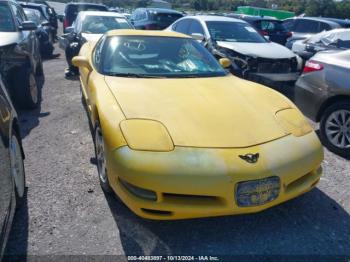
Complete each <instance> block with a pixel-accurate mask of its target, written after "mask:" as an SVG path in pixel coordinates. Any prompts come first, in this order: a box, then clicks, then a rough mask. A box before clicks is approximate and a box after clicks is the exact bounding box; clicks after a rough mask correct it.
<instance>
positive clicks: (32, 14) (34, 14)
mask: <svg viewBox="0 0 350 262" xmlns="http://www.w3.org/2000/svg"><path fill="white" fill-rule="evenodd" d="M24 13H25V14H26V16H27V18H28V20H29V21H32V22H34V23H35V24H36V25H37V26H39V25H41V23H43V22H44V21H45V18H44V17H43V16H42V15H41V13H40V12H39V11H38V10H33V9H28V8H24Z"/></svg>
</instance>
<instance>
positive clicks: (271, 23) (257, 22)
mask: <svg viewBox="0 0 350 262" xmlns="http://www.w3.org/2000/svg"><path fill="white" fill-rule="evenodd" d="M228 17H232V15H228ZM234 18H239V19H242V20H244V21H246V22H248V23H249V24H251V25H252V26H253V27H254V28H255V29H256V30H257V31H258V32H259V33H260V34H261V35H263V36H265V37H268V39H269V40H271V41H272V42H275V43H278V44H281V45H285V44H286V43H287V39H288V38H289V37H291V36H292V33H291V32H290V31H289V30H288V29H287V28H286V27H285V26H284V25H283V21H281V20H277V19H275V18H268V17H261V16H249V15H236V16H235V17H234Z"/></svg>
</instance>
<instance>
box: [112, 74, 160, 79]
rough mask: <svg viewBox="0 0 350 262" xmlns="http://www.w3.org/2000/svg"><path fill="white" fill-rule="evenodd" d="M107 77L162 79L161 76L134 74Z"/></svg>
mask: <svg viewBox="0 0 350 262" xmlns="http://www.w3.org/2000/svg"><path fill="white" fill-rule="evenodd" d="M106 75H108V76H116V77H130V78H164V77H163V76H155V75H146V74H136V73H106Z"/></svg>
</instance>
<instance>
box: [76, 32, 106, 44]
mask: <svg viewBox="0 0 350 262" xmlns="http://www.w3.org/2000/svg"><path fill="white" fill-rule="evenodd" d="M81 35H82V36H83V37H84V38H85V39H86V41H88V42H97V41H98V40H99V39H100V38H101V36H103V34H85V33H82V34H81Z"/></svg>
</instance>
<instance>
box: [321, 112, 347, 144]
mask: <svg viewBox="0 0 350 262" xmlns="http://www.w3.org/2000/svg"><path fill="white" fill-rule="evenodd" d="M325 127H326V130H325V131H326V136H327V138H328V140H329V141H330V142H331V143H332V144H333V145H334V146H336V147H338V148H341V149H347V148H350V111H349V110H344V109H343V110H337V111H334V112H333V113H332V114H330V115H329V117H328V118H327V120H326V126H325Z"/></svg>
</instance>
